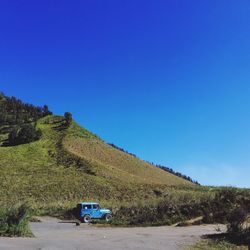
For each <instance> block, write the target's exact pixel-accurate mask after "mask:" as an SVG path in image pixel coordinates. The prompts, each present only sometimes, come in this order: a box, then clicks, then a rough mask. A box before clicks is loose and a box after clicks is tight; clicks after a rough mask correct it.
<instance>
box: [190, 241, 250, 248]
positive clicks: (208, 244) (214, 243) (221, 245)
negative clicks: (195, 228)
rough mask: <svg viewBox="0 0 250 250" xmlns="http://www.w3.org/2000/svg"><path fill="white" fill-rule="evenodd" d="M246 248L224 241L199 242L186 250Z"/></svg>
mask: <svg viewBox="0 0 250 250" xmlns="http://www.w3.org/2000/svg"><path fill="white" fill-rule="evenodd" d="M247 249H248V247H247V246H237V245H235V244H231V243H229V242H227V241H224V240H201V241H199V242H197V243H196V244H195V245H194V246H191V247H190V248H188V250H247Z"/></svg>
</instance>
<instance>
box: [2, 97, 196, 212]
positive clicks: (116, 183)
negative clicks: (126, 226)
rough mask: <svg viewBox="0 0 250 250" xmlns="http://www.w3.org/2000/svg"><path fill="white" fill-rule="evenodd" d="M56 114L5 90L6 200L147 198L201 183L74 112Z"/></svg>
mask: <svg viewBox="0 0 250 250" xmlns="http://www.w3.org/2000/svg"><path fill="white" fill-rule="evenodd" d="M51 114H52V113H51V112H50V111H49V109H48V106H46V105H44V106H43V107H35V106H33V105H30V104H26V103H23V102H22V101H20V100H18V99H16V98H15V97H6V96H5V95H3V94H1V93H0V204H5V205H6V204H10V203H16V202H20V201H24V200H25V201H27V200H28V201H30V202H32V203H33V204H36V205H39V206H42V205H44V206H49V207H52V206H53V204H55V206H58V205H60V204H62V205H63V206H65V204H67V203H72V202H77V201H79V200H87V199H93V200H105V201H107V200H113V201H118V200H119V201H131V200H138V197H140V199H142V200H145V199H151V198H154V197H158V196H159V195H160V196H162V195H165V194H166V190H169V187H173V186H174V187H183V186H185V187H193V186H195V185H194V184H193V183H191V182H189V181H187V180H185V179H183V178H180V177H177V176H176V175H173V174H171V173H168V172H166V171H163V170H162V169H160V168H157V167H155V166H153V165H151V164H149V163H146V162H144V161H142V160H140V159H138V158H137V157H135V156H133V155H131V154H128V153H126V152H123V151H122V150H119V148H115V147H114V146H111V145H109V144H107V143H105V142H104V141H102V140H101V139H100V138H99V137H97V136H95V135H94V134H92V133H90V132H89V131H87V130H86V129H84V128H81V127H80V126H78V125H77V124H76V123H75V122H74V121H71V115H70V113H68V114H67V115H68V119H69V120H67V117H66V116H65V117H60V116H54V115H51ZM69 121H70V122H69ZM48 204H49V205H48Z"/></svg>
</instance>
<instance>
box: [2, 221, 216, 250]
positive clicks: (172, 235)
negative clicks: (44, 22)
mask: <svg viewBox="0 0 250 250" xmlns="http://www.w3.org/2000/svg"><path fill="white" fill-rule="evenodd" d="M215 228H216V226H215V225H202V226H190V227H167V226H166V227H165V226H164V227H142V228H139V227H136V228H100V227H99V228H98V227H95V226H89V225H81V226H78V227H77V226H75V224H73V223H61V222H60V221H58V220H57V219H52V218H43V221H42V222H41V223H31V229H32V231H33V233H34V234H35V236H36V237H35V238H0V249H1V250H4V249H13V250H17V249H18V250H29V249H47V250H52V249H53V250H54V249H65V250H71V249H84V250H89V249H92V250H99V249H101V250H118V249H131V250H132V249H133V250H136V249H143V250H149V249H150V250H161V249H164V250H166V249H167V250H172V249H183V247H184V246H187V245H191V244H192V243H194V242H195V241H196V240H197V239H199V237H200V236H202V235H204V234H214V233H216V230H215Z"/></svg>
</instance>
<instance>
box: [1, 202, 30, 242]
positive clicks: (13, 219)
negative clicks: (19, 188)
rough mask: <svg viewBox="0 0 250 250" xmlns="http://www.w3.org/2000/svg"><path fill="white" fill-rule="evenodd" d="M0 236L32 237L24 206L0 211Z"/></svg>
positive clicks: (26, 210) (26, 209)
mask: <svg viewBox="0 0 250 250" xmlns="http://www.w3.org/2000/svg"><path fill="white" fill-rule="evenodd" d="M0 236H10V237H13V236H19V237H20V236H32V233H31V231H30V229H29V226H28V208H27V207H26V206H25V205H21V206H18V207H12V208H10V209H1V210H0Z"/></svg>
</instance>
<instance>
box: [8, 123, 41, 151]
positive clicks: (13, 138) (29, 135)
mask: <svg viewBox="0 0 250 250" xmlns="http://www.w3.org/2000/svg"><path fill="white" fill-rule="evenodd" d="M41 135H42V133H41V131H40V130H36V129H35V127H34V126H32V124H25V125H22V126H21V127H20V128H19V129H17V128H14V129H13V130H12V131H11V132H10V133H9V137H8V143H7V145H8V146H15V145H20V144H25V143H29V142H33V141H36V140H38V139H39V138H40V137H41Z"/></svg>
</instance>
